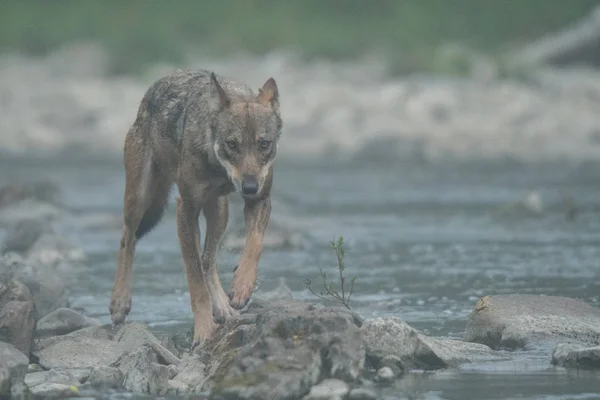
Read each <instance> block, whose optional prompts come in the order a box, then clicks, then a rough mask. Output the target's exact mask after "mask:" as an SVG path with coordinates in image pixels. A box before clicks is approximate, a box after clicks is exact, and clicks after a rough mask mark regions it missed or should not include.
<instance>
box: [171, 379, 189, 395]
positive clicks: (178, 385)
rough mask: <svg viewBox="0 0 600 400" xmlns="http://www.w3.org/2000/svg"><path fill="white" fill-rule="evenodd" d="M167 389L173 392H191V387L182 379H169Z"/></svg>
mask: <svg viewBox="0 0 600 400" xmlns="http://www.w3.org/2000/svg"><path fill="white" fill-rule="evenodd" d="M167 391H168V392H169V393H172V394H178V395H182V394H187V393H189V392H190V387H189V386H188V385H186V384H185V383H183V382H181V381H176V380H172V379H171V380H169V383H168V384H167Z"/></svg>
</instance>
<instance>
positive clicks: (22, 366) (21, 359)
mask: <svg viewBox="0 0 600 400" xmlns="http://www.w3.org/2000/svg"><path fill="white" fill-rule="evenodd" d="M28 364H29V359H28V358H27V357H26V356H25V355H24V354H23V353H22V352H21V351H20V350H18V349H17V348H15V347H14V346H13V345H11V344H9V343H4V342H0V399H5V398H8V399H11V398H12V399H21V398H25V397H26V395H27V386H26V385H25V374H27V365H28Z"/></svg>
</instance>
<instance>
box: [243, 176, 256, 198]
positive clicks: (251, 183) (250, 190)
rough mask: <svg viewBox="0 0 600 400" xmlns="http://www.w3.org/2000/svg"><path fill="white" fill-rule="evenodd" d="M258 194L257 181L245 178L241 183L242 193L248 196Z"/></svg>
mask: <svg viewBox="0 0 600 400" xmlns="http://www.w3.org/2000/svg"><path fill="white" fill-rule="evenodd" d="M256 192H258V181H257V180H256V178H255V177H253V176H247V177H245V178H244V180H243V181H242V193H243V194H245V195H248V196H251V195H254V194H256Z"/></svg>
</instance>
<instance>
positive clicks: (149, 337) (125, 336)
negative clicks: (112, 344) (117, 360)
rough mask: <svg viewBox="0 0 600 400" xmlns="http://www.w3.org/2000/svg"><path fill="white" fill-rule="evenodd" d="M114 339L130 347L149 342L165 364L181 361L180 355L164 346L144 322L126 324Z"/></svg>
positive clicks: (176, 363)
mask: <svg viewBox="0 0 600 400" xmlns="http://www.w3.org/2000/svg"><path fill="white" fill-rule="evenodd" d="M114 340H115V341H117V342H119V343H121V344H123V345H124V346H125V347H126V348H128V349H133V348H135V347H137V346H139V345H141V344H142V343H147V344H149V345H150V346H151V347H152V348H153V349H154V351H156V353H157V354H158V355H159V356H160V357H161V358H162V360H163V363H164V364H166V365H170V364H174V365H178V364H179V363H180V360H179V357H177V356H176V355H175V354H173V353H172V352H171V351H170V350H169V349H167V348H166V347H164V346H163V345H162V344H161V342H160V340H158V339H157V338H156V336H154V335H153V334H152V333H151V332H150V331H149V330H148V327H147V326H146V325H145V324H143V323H139V322H132V323H129V324H126V325H124V326H123V328H121V329H120V330H119V331H118V332H117V334H116V335H115V338H114Z"/></svg>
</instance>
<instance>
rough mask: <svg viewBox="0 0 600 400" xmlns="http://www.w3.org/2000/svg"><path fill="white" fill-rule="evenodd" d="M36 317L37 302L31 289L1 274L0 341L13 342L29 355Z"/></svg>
mask: <svg viewBox="0 0 600 400" xmlns="http://www.w3.org/2000/svg"><path fill="white" fill-rule="evenodd" d="M35 318H36V312H35V304H34V301H33V297H32V295H31V292H30V291H29V289H28V288H27V287H26V286H25V285H23V284H22V283H21V282H18V281H16V280H12V279H5V278H3V277H2V275H0V341H2V342H6V343H10V344H12V345H13V346H15V347H16V348H17V349H19V350H20V351H21V352H22V353H23V354H25V355H27V356H29V350H30V348H31V344H32V341H33V337H34V334H35Z"/></svg>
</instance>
